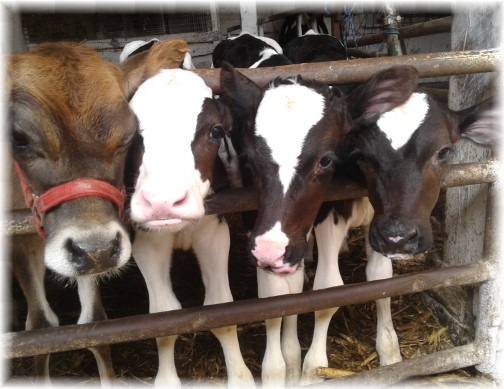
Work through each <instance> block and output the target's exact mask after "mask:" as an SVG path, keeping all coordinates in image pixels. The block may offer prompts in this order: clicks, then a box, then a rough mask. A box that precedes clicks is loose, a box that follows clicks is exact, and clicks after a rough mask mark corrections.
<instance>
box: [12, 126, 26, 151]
mask: <svg viewBox="0 0 504 389" xmlns="http://www.w3.org/2000/svg"><path fill="white" fill-rule="evenodd" d="M11 142H12V146H13V147H14V149H16V150H18V151H23V150H25V149H26V148H27V147H28V143H29V141H28V137H27V136H26V135H25V134H23V133H21V132H19V131H16V130H13V131H12V133H11Z"/></svg>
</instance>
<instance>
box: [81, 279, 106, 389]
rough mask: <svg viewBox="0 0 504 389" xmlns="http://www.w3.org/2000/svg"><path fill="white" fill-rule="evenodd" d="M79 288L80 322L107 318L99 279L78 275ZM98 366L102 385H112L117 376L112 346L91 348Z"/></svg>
mask: <svg viewBox="0 0 504 389" xmlns="http://www.w3.org/2000/svg"><path fill="white" fill-rule="evenodd" d="M77 290H78V292H79V300H80V303H81V313H80V316H79V320H78V321H77V323H78V324H83V323H90V322H93V321H100V320H107V314H106V312H105V309H104V308H103V303H102V299H101V295H100V286H99V284H98V280H97V279H96V278H95V277H92V276H83V277H77ZM89 350H90V351H91V352H92V353H93V355H94V357H95V359H96V364H97V366H98V372H99V374H100V380H101V384H102V386H110V385H111V384H112V381H113V380H114V378H115V372H114V367H113V364H112V356H111V353H110V346H109V345H103V346H98V347H93V348H90V349H89Z"/></svg>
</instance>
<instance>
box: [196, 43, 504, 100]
mask: <svg viewBox="0 0 504 389" xmlns="http://www.w3.org/2000/svg"><path fill="white" fill-rule="evenodd" d="M503 58H504V54H502V53H501V52H500V51H499V50H498V49H488V50H475V51H450V52H442V53H431V54H410V55H401V56H396V57H379V58H359V59H352V60H351V61H332V62H319V63H309V64H308V63H307V64H298V65H284V66H276V67H270V68H256V69H240V72H241V73H243V74H244V75H246V76H247V77H249V78H250V79H251V80H252V81H254V82H255V83H256V84H257V85H259V86H261V87H262V86H265V85H267V84H268V83H269V82H270V81H271V80H272V79H273V78H275V77H281V78H288V77H295V76H297V75H301V76H302V77H303V78H305V79H308V80H316V81H319V82H323V83H325V84H328V85H336V84H352V83H361V82H364V81H366V80H368V79H369V78H370V77H371V76H372V75H373V74H376V73H377V72H379V71H381V70H384V69H387V68H389V67H391V66H395V65H411V66H413V67H415V68H416V69H417V70H418V73H419V75H420V77H422V78H424V77H441V76H455V75H461V74H472V73H486V72H495V71H497V70H499V66H500V63H501V62H502V59H503ZM194 72H195V73H196V74H198V75H199V76H201V77H202V78H203V80H204V81H205V83H206V84H207V85H208V86H209V87H210V88H212V90H213V91H214V92H215V93H220V92H221V90H220V81H219V77H220V69H200V70H194Z"/></svg>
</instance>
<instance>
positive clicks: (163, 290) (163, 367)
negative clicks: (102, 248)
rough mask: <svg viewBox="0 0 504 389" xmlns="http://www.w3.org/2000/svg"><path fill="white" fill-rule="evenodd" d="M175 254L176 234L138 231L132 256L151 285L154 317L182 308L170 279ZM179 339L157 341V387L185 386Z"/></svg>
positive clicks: (160, 339) (164, 338) (150, 305)
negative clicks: (177, 362)
mask: <svg viewBox="0 0 504 389" xmlns="http://www.w3.org/2000/svg"><path fill="white" fill-rule="evenodd" d="M172 251H173V234H171V233H164V232H159V231H149V232H146V231H137V233H136V236H135V241H134V242H133V246H132V252H133V257H134V259H135V262H136V263H137V265H138V268H139V269H140V271H141V273H142V275H143V277H144V279H145V283H146V285H147V291H148V293H149V312H150V313H153V312H161V311H171V310H173V309H180V308H181V305H180V303H179V301H178V300H177V297H176V296H175V294H174V293H173V289H172V284H171V279H170V266H171V257H172ZM176 339H177V336H176V335H173V336H167V337H163V338H158V339H156V341H157V346H158V355H159V368H158V373H157V376H156V380H155V385H156V386H161V387H166V388H179V387H180V386H181V382H180V379H179V377H178V375H177V369H176V367H175V358H174V348H175V341H176Z"/></svg>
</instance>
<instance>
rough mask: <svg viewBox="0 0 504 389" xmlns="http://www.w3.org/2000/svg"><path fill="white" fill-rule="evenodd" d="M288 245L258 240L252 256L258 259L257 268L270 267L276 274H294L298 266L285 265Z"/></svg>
mask: <svg viewBox="0 0 504 389" xmlns="http://www.w3.org/2000/svg"><path fill="white" fill-rule="evenodd" d="M285 248H286V244H285V243H283V242H273V241H270V240H264V239H256V246H255V248H254V250H252V254H253V255H254V257H255V258H256V259H257V266H258V267H260V268H265V267H270V268H271V270H272V271H273V272H275V273H279V274H282V273H293V272H294V271H296V268H297V264H295V265H291V264H289V263H284V255H285Z"/></svg>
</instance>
